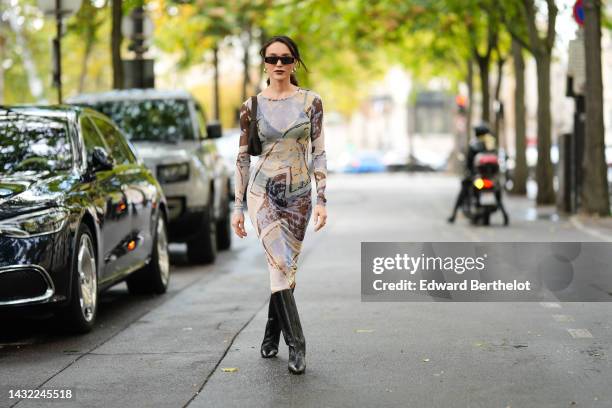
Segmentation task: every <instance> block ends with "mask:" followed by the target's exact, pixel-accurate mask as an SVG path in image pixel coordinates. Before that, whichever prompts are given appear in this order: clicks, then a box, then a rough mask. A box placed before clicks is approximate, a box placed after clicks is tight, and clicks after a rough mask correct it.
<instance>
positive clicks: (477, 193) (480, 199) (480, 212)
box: [462, 152, 510, 225]
mask: <svg viewBox="0 0 612 408" xmlns="http://www.w3.org/2000/svg"><path fill="white" fill-rule="evenodd" d="M474 168H475V170H476V172H475V174H474V175H473V176H472V177H471V180H470V181H471V183H470V185H469V187H468V190H467V194H466V197H465V199H464V200H463V203H462V211H463V214H464V215H465V216H466V218H468V219H469V220H470V223H471V224H472V225H477V224H479V223H480V222H482V224H483V225H490V219H491V214H493V213H495V212H496V211H497V210H498V209H499V210H500V211H501V213H502V216H503V217H504V225H508V223H509V221H510V220H509V217H508V213H507V212H506V209H505V208H504V204H503V202H502V190H503V186H502V183H501V177H500V172H499V160H498V157H497V154H496V153H491V152H483V153H478V154H477V155H476V156H475V157H474Z"/></svg>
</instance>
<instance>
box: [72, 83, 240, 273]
mask: <svg viewBox="0 0 612 408" xmlns="http://www.w3.org/2000/svg"><path fill="white" fill-rule="evenodd" d="M68 102H69V103H72V104H78V105H85V106H89V107H91V108H93V109H96V110H98V111H100V112H102V113H104V114H106V115H107V116H109V117H110V118H112V119H113V121H114V122H115V123H116V124H117V125H118V126H119V127H120V128H121V129H122V130H123V131H124V132H125V134H126V136H127V137H128V138H129V139H130V141H131V143H132V144H133V145H134V147H135V148H136V150H137V153H138V155H139V156H140V157H141V158H142V160H143V161H144V163H145V165H146V166H147V167H148V168H149V169H150V170H151V171H152V172H153V174H155V175H156V177H157V179H158V180H159V182H160V184H161V186H162V188H163V190H164V194H165V196H166V199H167V201H168V210H169V235H170V240H171V241H174V242H186V243H187V256H188V258H189V260H190V261H191V262H196V263H211V262H214V260H215V258H216V254H217V249H227V248H229V247H230V246H231V225H230V215H231V211H230V202H231V198H230V197H231V193H232V191H231V188H230V181H231V178H232V172H231V170H230V169H229V168H228V166H227V164H226V163H225V162H224V160H223V158H222V157H221V156H220V155H219V153H218V151H217V146H216V144H215V141H214V140H213V139H216V138H219V137H221V126H220V125H219V124H218V123H211V124H206V119H205V115H204V111H203V109H202V107H201V106H200V104H199V103H198V102H197V101H196V100H195V99H194V98H193V96H192V95H191V94H190V93H189V92H187V91H162V90H157V89H130V90H118V91H110V92H103V93H94V94H82V95H78V96H76V97H73V98H70V99H69V100H68Z"/></svg>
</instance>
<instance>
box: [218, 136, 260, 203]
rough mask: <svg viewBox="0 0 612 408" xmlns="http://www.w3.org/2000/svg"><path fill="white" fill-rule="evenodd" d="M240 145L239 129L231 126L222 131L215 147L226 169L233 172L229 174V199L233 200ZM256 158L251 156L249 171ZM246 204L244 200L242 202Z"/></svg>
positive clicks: (253, 165)
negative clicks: (221, 135) (222, 133)
mask: <svg viewBox="0 0 612 408" xmlns="http://www.w3.org/2000/svg"><path fill="white" fill-rule="evenodd" d="M239 145H240V129H239V128H233V129H228V130H226V131H225V132H224V135H223V137H222V138H220V139H219V141H218V142H217V148H218V149H219V153H220V154H221V156H222V157H223V160H225V163H226V165H227V168H228V169H231V170H232V171H233V172H234V174H233V175H231V176H230V199H231V200H232V201H233V200H234V199H235V197H234V191H235V188H236V186H235V178H236V177H235V172H236V160H237V159H238V147H239ZM256 162H257V159H255V158H254V157H252V158H251V171H253V169H254V168H255V164H256ZM244 205H245V206H246V205H247V203H246V201H245V202H244Z"/></svg>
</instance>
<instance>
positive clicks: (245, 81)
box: [241, 27, 251, 101]
mask: <svg viewBox="0 0 612 408" xmlns="http://www.w3.org/2000/svg"><path fill="white" fill-rule="evenodd" d="M243 45H244V55H243V57H242V66H243V70H244V74H243V78H242V99H241V100H243V101H245V100H246V99H247V89H248V87H249V85H251V76H250V74H249V67H250V65H251V62H250V60H249V48H250V46H251V27H248V28H247V29H246V39H245V40H244V42H243Z"/></svg>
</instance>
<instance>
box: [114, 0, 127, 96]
mask: <svg viewBox="0 0 612 408" xmlns="http://www.w3.org/2000/svg"><path fill="white" fill-rule="evenodd" d="M111 16H112V17H111V21H112V26H111V59H112V64H113V88H114V89H122V88H123V82H124V80H123V65H122V62H121V42H122V40H123V36H122V35H121V20H122V19H123V1H122V0H111Z"/></svg>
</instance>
